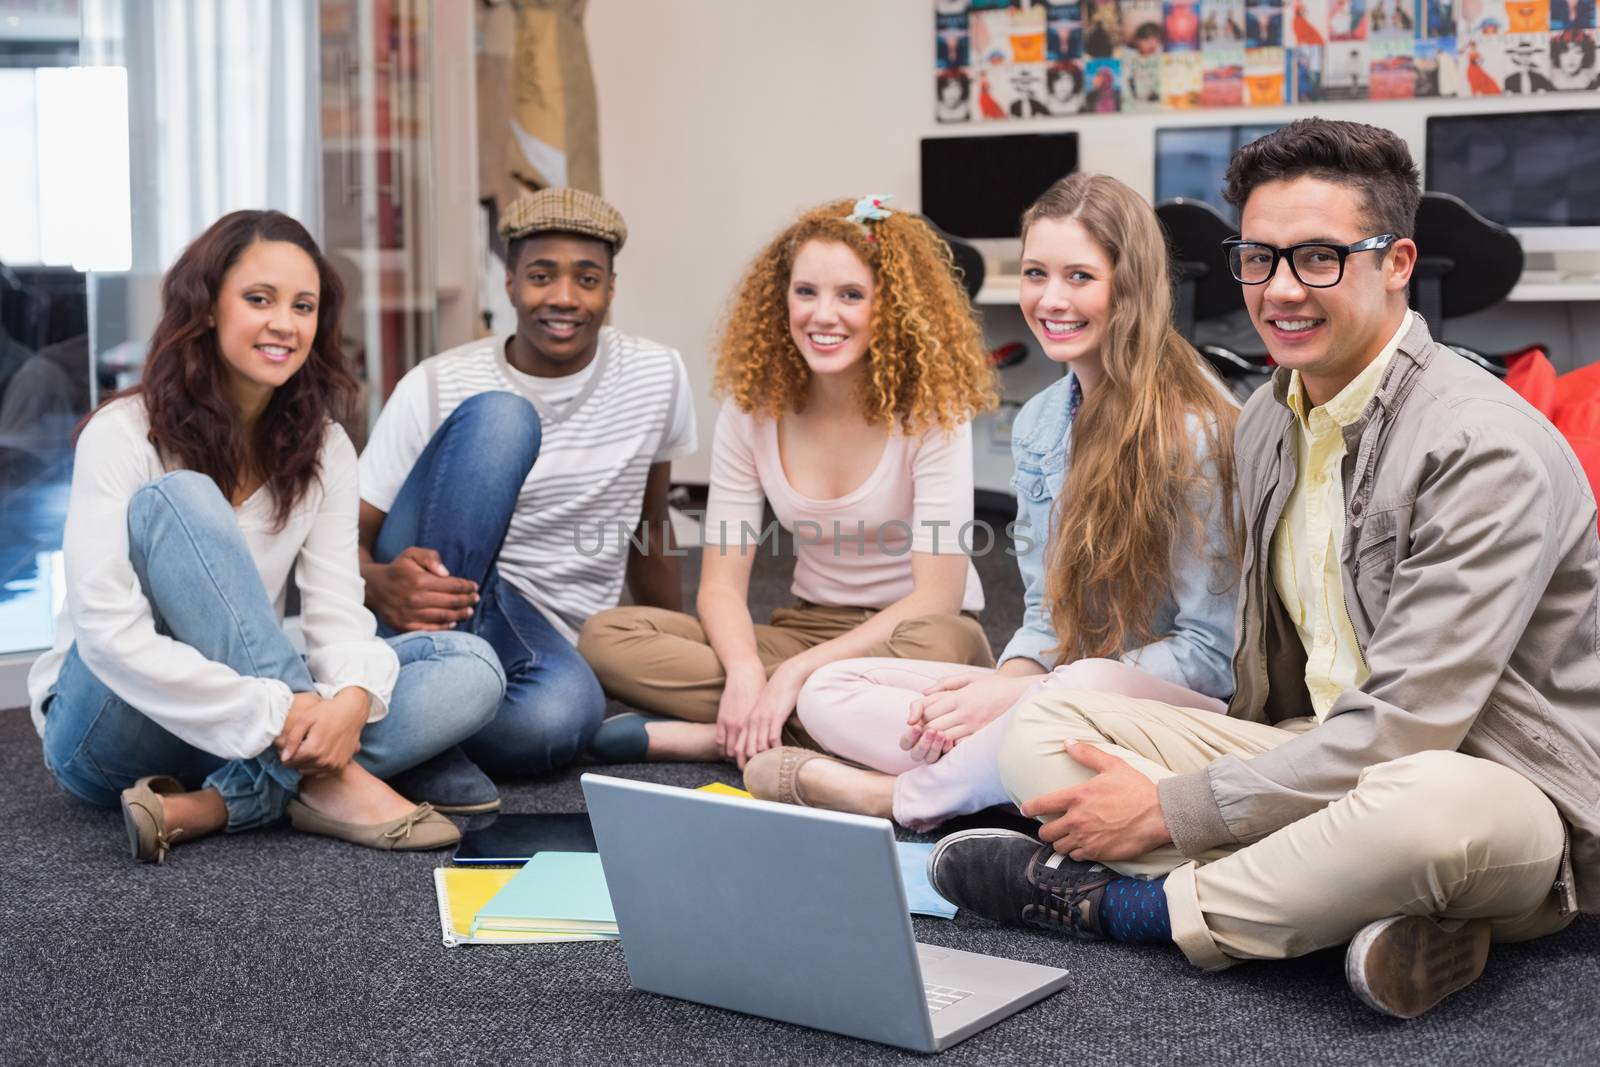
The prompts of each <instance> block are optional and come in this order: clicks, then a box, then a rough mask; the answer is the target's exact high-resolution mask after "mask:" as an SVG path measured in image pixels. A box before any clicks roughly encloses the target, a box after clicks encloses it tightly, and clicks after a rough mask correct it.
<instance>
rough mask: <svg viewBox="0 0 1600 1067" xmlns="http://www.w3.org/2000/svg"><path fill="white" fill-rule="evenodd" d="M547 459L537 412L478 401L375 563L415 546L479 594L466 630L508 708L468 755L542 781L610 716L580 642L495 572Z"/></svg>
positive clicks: (441, 437) (421, 472) (421, 481)
mask: <svg viewBox="0 0 1600 1067" xmlns="http://www.w3.org/2000/svg"><path fill="white" fill-rule="evenodd" d="M538 458H539V415H538V413H537V412H536V411H534V409H533V405H532V404H530V403H528V402H527V401H526V400H524V399H523V398H522V397H519V396H516V395H514V394H512V393H505V392H495V393H480V394H478V395H477V396H474V397H471V398H469V399H468V400H466V401H464V402H463V403H462V404H461V406H460V407H458V408H456V409H455V411H453V412H451V413H450V417H449V418H447V419H445V420H444V422H443V424H442V425H440V427H439V429H438V430H436V431H435V432H434V435H433V437H432V438H431V439H430V440H429V441H428V447H427V448H425V449H423V451H422V455H421V456H420V457H418V459H417V462H416V465H415V466H414V467H412V469H411V473H410V474H409V475H408V476H407V477H406V480H405V484H404V485H402V486H401V487H400V493H399V495H398V496H397V497H395V501H394V505H393V506H392V507H391V508H390V509H389V514H388V517H387V518H385V519H384V522H383V528H382V529H381V530H380V531H379V532H378V540H377V544H376V545H375V546H374V551H373V558H374V559H376V560H377V561H378V562H379V563H388V562H390V561H391V560H393V559H394V558H395V557H396V556H398V555H399V554H400V553H401V552H403V551H405V550H406V549H407V548H410V547H411V546H413V545H416V546H420V547H422V548H431V549H433V550H434V551H436V552H438V553H439V558H440V560H441V561H442V562H443V563H444V565H445V567H446V568H447V569H448V570H449V571H450V573H451V574H453V575H455V576H456V577H458V578H470V579H472V580H473V581H475V582H477V583H478V593H479V601H478V606H477V608H476V609H475V610H474V612H473V615H472V618H470V619H468V620H466V621H465V622H463V623H461V624H460V625H459V628H460V629H462V630H465V631H467V632H469V633H474V634H477V635H478V636H479V637H482V638H483V639H484V640H485V641H488V642H489V644H490V645H491V646H492V647H493V648H494V650H495V652H496V653H497V654H498V655H499V657H500V665H501V666H502V667H503V668H504V669H505V673H506V696H505V700H504V701H503V702H502V703H501V705H500V711H499V713H498V714H497V715H495V717H494V720H493V721H492V722H490V723H489V725H488V726H486V727H484V728H483V729H482V730H480V731H479V732H478V733H476V734H474V735H473V736H472V737H471V738H469V739H468V740H467V741H465V742H464V743H463V744H462V748H463V749H464V750H465V751H466V753H467V755H468V756H470V757H471V758H472V760H473V762H475V763H477V764H478V766H480V767H482V768H483V769H484V770H486V771H488V772H489V773H490V774H495V775H510V776H522V775H533V774H542V773H544V772H546V771H550V770H553V769H555V768H557V767H561V766H564V765H566V764H568V763H571V762H572V761H573V760H574V759H575V758H577V756H578V754H579V753H581V752H582V751H583V750H584V749H586V748H587V747H588V746H589V739H590V738H591V737H593V736H594V732H595V730H596V729H598V728H599V725H600V719H601V717H602V716H603V715H604V713H605V702H606V701H605V694H604V693H603V692H601V690H600V683H599V681H597V680H596V679H595V676H594V671H592V670H590V669H589V665H588V663H586V662H584V659H583V657H582V656H580V655H579V654H578V650H577V649H576V648H574V647H573V645H572V642H571V641H569V640H567V639H566V638H565V637H563V636H562V635H561V633H560V632H559V631H557V630H556V628H555V627H553V626H551V625H550V623H549V621H548V620H546V619H545V617H544V616H543V615H542V614H541V613H540V612H539V610H538V609H537V608H535V607H534V606H533V605H531V604H529V603H528V602H527V601H526V600H524V599H523V598H522V596H521V595H520V594H519V593H518V592H517V591H516V590H515V589H514V588H512V587H511V586H510V585H509V584H508V583H507V582H506V581H505V580H504V579H502V578H501V577H500V576H499V574H498V572H497V571H496V569H495V560H496V558H497V557H498V556H499V554H500V545H501V543H502V542H503V541H504V540H505V536H506V528H507V527H508V526H509V525H510V523H511V515H512V512H513V511H515V510H516V506H517V495H518V494H519V493H520V492H521V490H522V483H523V482H524V481H526V480H527V477H528V472H529V471H530V470H532V469H533V463H534V460H536V459H538ZM379 625H380V627H383V629H384V632H385V633H392V632H393V631H392V630H389V629H388V628H387V627H384V626H383V623H382V620H379Z"/></svg>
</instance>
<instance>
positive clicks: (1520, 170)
mask: <svg viewBox="0 0 1600 1067" xmlns="http://www.w3.org/2000/svg"><path fill="white" fill-rule="evenodd" d="M1424 180H1425V182H1426V186H1427V188H1428V189H1429V190H1430V191H1433V192H1441V193H1452V194H1454V195H1455V196H1458V197H1460V198H1461V199H1462V200H1465V201H1466V202H1467V203H1468V204H1470V205H1471V206H1472V207H1473V208H1474V209H1476V210H1477V212H1478V213H1479V214H1480V215H1483V216H1484V217H1485V218H1488V219H1491V220H1493V221H1495V222H1498V223H1500V224H1501V225H1502V226H1505V227H1507V228H1508V229H1510V230H1511V231H1512V232H1514V233H1515V234H1516V235H1517V237H1518V238H1519V239H1520V240H1521V241H1522V247H1523V249H1524V250H1525V251H1529V252H1567V251H1572V252H1596V251H1600V111H1597V110H1594V109H1587V108H1586V109H1583V110H1572V111H1515V112H1498V113H1495V114H1492V115H1435V116H1432V117H1430V118H1429V119H1428V144H1427V151H1426V162H1425V171H1424Z"/></svg>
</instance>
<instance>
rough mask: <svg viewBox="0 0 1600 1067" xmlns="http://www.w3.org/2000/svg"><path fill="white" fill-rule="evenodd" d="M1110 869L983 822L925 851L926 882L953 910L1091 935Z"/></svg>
mask: <svg viewBox="0 0 1600 1067" xmlns="http://www.w3.org/2000/svg"><path fill="white" fill-rule="evenodd" d="M1115 877H1116V873H1115V872H1114V871H1111V870H1108V869H1107V868H1105V867H1102V866H1100V865H1099V864H1098V863H1084V862H1081V861H1078V860H1069V859H1067V857H1065V856H1063V855H1060V854H1059V853H1057V852H1056V851H1055V850H1054V849H1052V848H1051V847H1050V846H1049V845H1042V844H1040V843H1039V840H1038V838H1034V837H1030V836H1028V835H1027V834H1023V833H1018V832H1017V831H1015V830H998V829H991V828H981V829H977V830H963V831H961V832H960V833H957V834H951V835H950V836H949V837H946V838H945V839H944V840H942V841H940V842H939V843H938V844H937V845H936V846H934V849H933V853H932V854H931V855H929V856H928V881H929V882H931V883H933V888H934V889H935V890H937V891H938V893H939V895H940V896H942V897H944V898H945V899H946V900H948V901H949V902H950V903H952V904H954V905H955V906H956V907H958V908H965V909H966V910H968V911H971V912H975V913H976V914H978V915H981V916H983V917H984V918H985V919H992V920H994V921H995V922H1000V923H1007V924H1010V925H1013V926H1038V927H1041V928H1043V929H1046V930H1050V931H1053V932H1055V933H1065V934H1069V935H1071V936H1073V937H1079V938H1083V939H1085V940H1091V941H1096V940H1099V939H1100V938H1101V937H1103V936H1104V934H1103V933H1102V932H1101V926H1100V902H1101V900H1102V899H1104V897H1105V894H1106V885H1107V884H1109V883H1110V881H1111V879H1113V878H1115Z"/></svg>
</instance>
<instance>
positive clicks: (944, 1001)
mask: <svg viewBox="0 0 1600 1067" xmlns="http://www.w3.org/2000/svg"><path fill="white" fill-rule="evenodd" d="M922 991H923V993H924V994H925V995H926V996H927V998H928V1014H929V1015H935V1014H937V1013H938V1012H941V1011H943V1010H944V1009H945V1008H948V1007H949V1006H950V1005H952V1004H959V1003H961V1002H962V1001H963V1000H966V999H967V998H968V997H970V996H972V993H971V992H970V991H969V990H966V989H952V988H951V987H949V986H947V985H925V986H923V987H922Z"/></svg>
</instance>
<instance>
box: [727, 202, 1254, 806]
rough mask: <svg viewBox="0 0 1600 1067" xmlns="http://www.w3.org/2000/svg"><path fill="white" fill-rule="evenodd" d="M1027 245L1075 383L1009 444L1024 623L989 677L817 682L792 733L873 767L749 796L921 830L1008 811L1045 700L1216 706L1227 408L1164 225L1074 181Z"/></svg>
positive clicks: (1055, 339)
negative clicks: (1015, 724)
mask: <svg viewBox="0 0 1600 1067" xmlns="http://www.w3.org/2000/svg"><path fill="white" fill-rule="evenodd" d="M1022 237H1023V247H1022V253H1023V254H1022V282H1021V290H1020V296H1021V306H1022V314H1023V317H1024V318H1026V319H1027V320H1028V325H1029V327H1030V328H1031V329H1032V330H1033V333H1034V336H1035V337H1037V338H1038V340H1039V344H1040V347H1041V348H1042V349H1043V350H1044V353H1045V355H1046V356H1048V357H1049V358H1050V359H1052V360H1055V361H1056V362H1058V363H1063V364H1065V365H1066V368H1067V373H1066V374H1065V376H1064V377H1063V378H1062V379H1061V381H1059V382H1058V383H1056V384H1054V385H1051V386H1050V387H1049V388H1047V389H1045V390H1044V391H1043V392H1041V393H1039V394H1038V395H1037V396H1035V397H1034V398H1033V399H1031V400H1030V401H1028V403H1027V404H1026V405H1025V406H1024V407H1023V409H1022V411H1021V412H1020V413H1018V415H1017V417H1016V420H1015V422H1014V423H1013V428H1012V438H1011V449H1012V458H1013V460H1014V461H1015V464H1016V474H1015V476H1014V478H1013V482H1012V484H1013V486H1014V487H1015V489H1016V491H1017V518H1018V522H1017V524H1016V529H1018V530H1020V531H1022V532H1023V533H1024V535H1025V536H1023V537H1021V538H1019V541H1018V546H1017V551H1018V556H1017V563H1018V567H1019V568H1020V570H1021V571H1022V579H1023V587H1024V597H1023V602H1024V608H1025V612H1024V618H1023V623H1022V626H1021V628H1020V629H1018V630H1017V632H1016V635H1015V636H1014V637H1012V639H1011V641H1010V642H1009V643H1008V644H1007V645H1006V647H1005V649H1004V651H1003V652H1002V653H1001V655H1000V667H999V669H998V670H973V669H972V667H970V666H968V665H965V664H962V663H959V662H949V663H938V662H913V661H909V660H891V659H859V660H851V661H848V662H843V663H834V664H831V665H830V666H828V667H826V668H824V669H822V670H820V671H817V672H816V673H814V674H813V675H812V676H811V678H810V680H809V681H808V682H807V683H806V685H805V688H804V689H803V690H802V691H801V694H800V699H799V711H798V714H799V719H800V722H801V724H802V725H803V726H804V727H805V729H806V730H807V731H809V733H810V735H811V736H812V737H814V738H815V739H816V740H817V741H818V742H820V745H821V746H822V747H825V748H826V749H827V750H829V751H830V752H834V753H837V754H838V755H840V756H842V757H844V758H846V759H849V760H853V761H855V762H856V763H858V764H861V765H862V766H863V767H866V768H872V769H870V770H863V769H861V768H859V767H851V766H848V765H846V764H844V763H840V762H837V761H834V760H828V759H820V758H816V754H815V753H800V752H787V753H772V754H768V755H764V756H762V757H760V758H759V759H757V760H755V761H754V762H752V763H751V764H750V765H749V766H748V767H747V768H746V771H745V782H746V785H747V786H748V787H749V789H750V791H751V792H753V793H755V794H756V795H757V796H759V797H762V798H764V799H773V800H783V801H786V802H789V803H800V804H805V803H809V804H814V805H817V806H820V807H828V808H835V809H838V810H843V811H855V812H861V813H864V814H869V815H880V816H884V817H893V818H894V819H895V820H896V821H898V822H899V823H901V824H902V825H905V826H909V827H912V828H913V829H918V830H925V829H930V828H932V827H934V826H937V825H938V824H939V823H941V822H943V821H945V820H946V819H950V818H953V817H955V816H957V815H963V814H967V813H970V812H973V811H977V810H979V809H981V808H985V807H989V806H991V805H995V804H1003V803H1006V802H1007V799H1008V798H1007V796H1006V792H1005V789H1004V788H1003V786H1002V785H1001V782H1000V775H999V769H998V766H997V763H996V759H997V754H998V751H999V746H1000V741H1001V738H1002V737H1003V736H1004V733H1005V729H1006V726H1007V723H1008V721H1009V712H1010V709H1011V708H1012V707H1013V706H1014V705H1015V704H1017V702H1018V701H1020V700H1022V699H1023V698H1024V697H1025V696H1027V695H1028V694H1029V693H1030V692H1031V691H1033V690H1034V689H1035V688H1037V687H1038V685H1040V684H1041V683H1042V684H1046V685H1052V686H1059V687H1063V688H1070V689H1090V690H1100V691H1110V692H1117V693H1123V694H1126V695H1128V696H1135V697H1143V698H1149V699H1156V700H1162V701H1165V702H1167V703H1171V704H1179V705H1183V706H1186V707H1195V708H1204V709H1207V710H1209V711H1215V712H1221V711H1223V710H1225V709H1224V705H1223V701H1224V700H1226V699H1227V697H1229V696H1230V695H1231V694H1232V692H1233V672H1232V668H1231V665H1230V662H1229V655H1230V653H1231V652H1232V650H1233V596H1232V592H1233V589H1234V587H1235V583H1236V564H1235V555H1236V550H1235V547H1234V546H1235V544H1236V541H1237V537H1236V530H1235V529H1234V507H1233V503H1232V501H1233V498H1234V476H1233V449H1232V445H1233V425H1234V421H1235V419H1236V415H1237V409H1236V407H1235V405H1234V403H1233V401H1232V400H1231V399H1230V398H1229V397H1228V396H1227V394H1226V393H1225V392H1224V391H1223V389H1222V387H1221V385H1220V383H1219V382H1218V381H1217V380H1216V379H1215V378H1214V377H1213V376H1212V374H1211V372H1210V371H1209V370H1208V369H1207V368H1206V366H1205V364H1204V363H1203V362H1202V361H1201V359H1200V357H1199V355H1198V354H1197V353H1196V352H1195V351H1194V349H1193V348H1191V347H1190V346H1189V345H1188V343H1187V342H1185V341H1184V340H1183V339H1182V338H1181V337H1180V336H1178V333H1177V331H1176V330H1174V329H1173V327H1172V289H1171V283H1170V281H1169V277H1170V275H1169V264H1168V259H1167V247H1166V242H1165V239H1164V237H1163V235H1162V232H1161V227H1160V224H1159V223H1158V222H1157V221H1156V217H1155V213H1154V212H1153V211H1151V210H1150V206H1149V205H1148V204H1147V203H1145V202H1144V200H1143V199H1142V198H1141V197H1139V195H1138V194H1137V193H1135V192H1133V191H1132V190H1131V189H1129V188H1128V187H1127V186H1125V185H1123V184H1122V183H1120V182H1118V181H1116V180H1115V179H1112V178H1107V177H1104V176H1101V175H1092V174H1081V173H1080V174H1074V175H1071V176H1069V177H1067V178H1063V179H1062V180H1061V181H1059V182H1057V183H1056V184H1055V185H1053V186H1052V187H1051V188H1050V189H1049V190H1047V191H1046V192H1045V193H1044V195H1043V196H1041V197H1040V198H1039V199H1038V200H1037V201H1036V202H1035V203H1034V204H1033V205H1032V206H1031V207H1030V208H1029V209H1028V211H1027V212H1026V213H1025V214H1024V215H1023V218H1022ZM1047 672H1049V673H1047Z"/></svg>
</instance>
